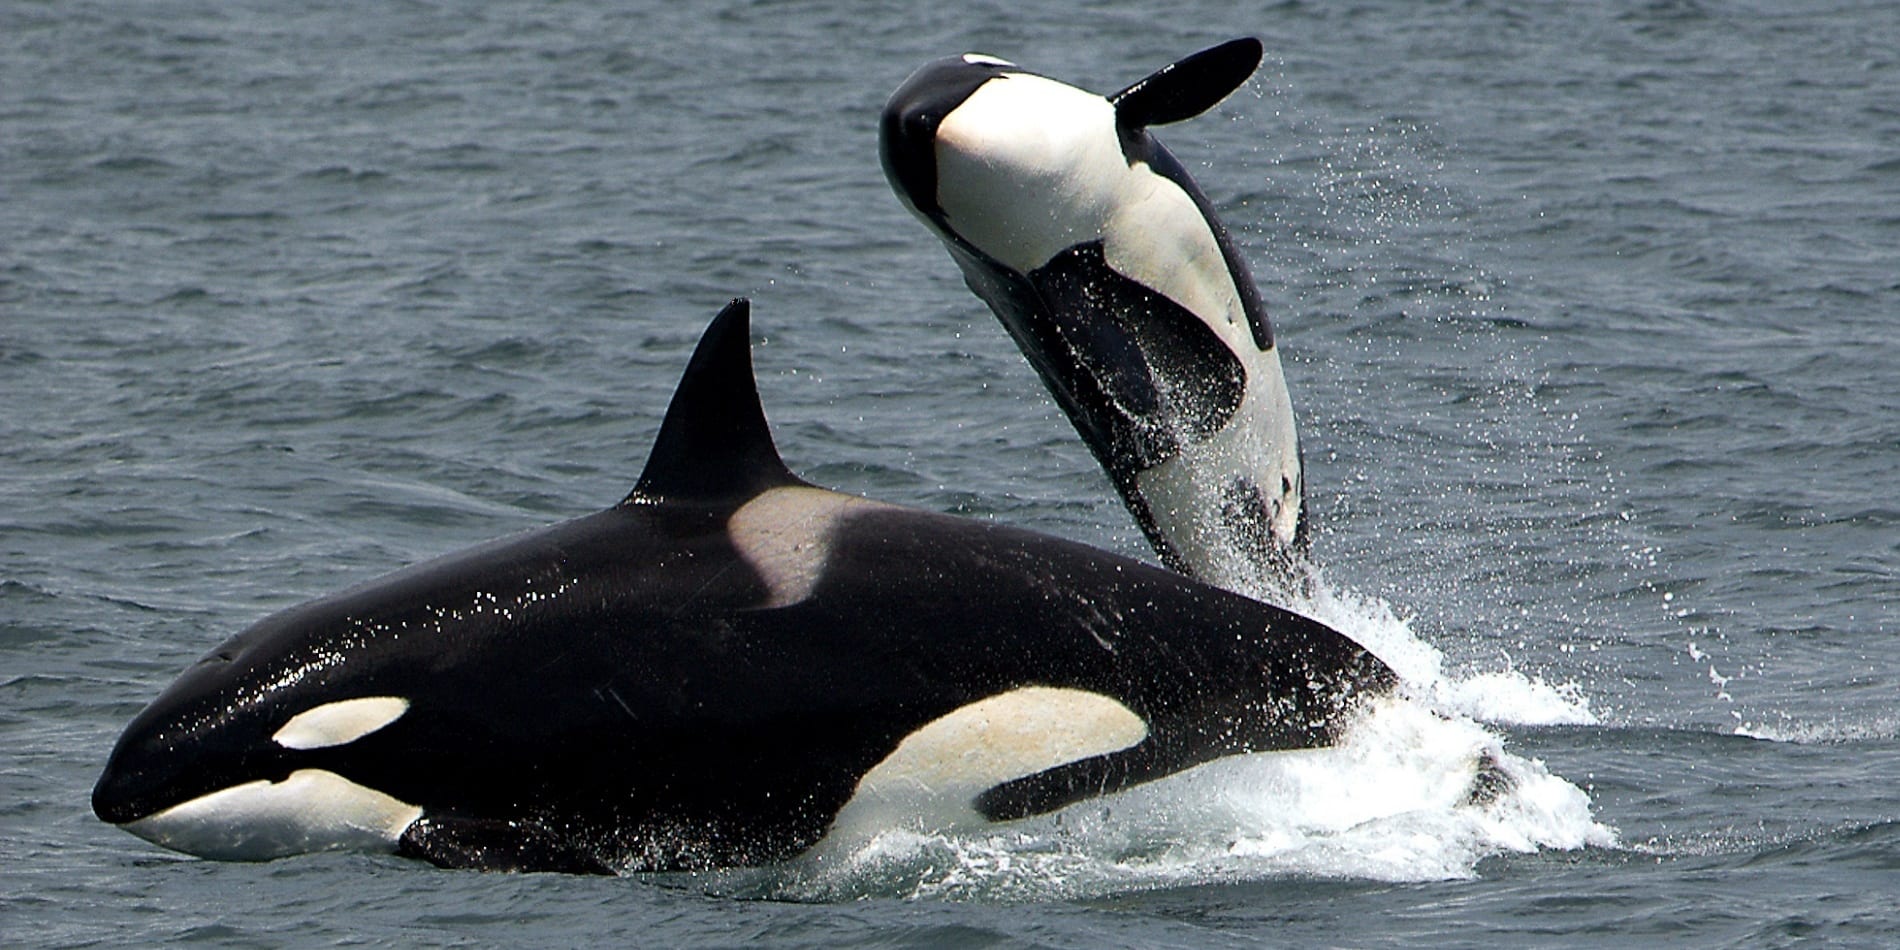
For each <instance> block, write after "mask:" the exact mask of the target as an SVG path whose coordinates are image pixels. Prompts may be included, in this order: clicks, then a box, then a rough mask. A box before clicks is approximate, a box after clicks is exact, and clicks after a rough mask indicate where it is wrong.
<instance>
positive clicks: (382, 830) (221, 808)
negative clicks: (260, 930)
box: [122, 769, 422, 861]
mask: <svg viewBox="0 0 1900 950" xmlns="http://www.w3.org/2000/svg"><path fill="white" fill-rule="evenodd" d="M421 817H422V809H421V808H420V807H419V806H416V805H411V804H408V803H407V802H403V801H399V800H397V799H395V798H392V797H390V796H388V795H385V794H383V793H382V792H379V791H376V790H375V789H373V788H365V787H364V786H361V785H358V784H356V783H355V782H352V781H350V780H349V779H346V778H344V777H342V776H341V775H338V774H336V773H335V772H327V771H324V770H322V769H300V770H298V771H295V772H292V773H290V775H289V777H287V778H285V779H284V780H283V781H281V782H266V781H257V782H246V783H245V784H243V785H234V786H232V787H230V788H226V789H221V790H219V791H216V792H212V793H211V794H209V795H203V796H200V797H198V798H194V799H192V800H191V801H188V802H185V803H183V804H180V805H174V806H172V807H171V808H167V809H165V810H164V811H161V812H158V813H156V814H153V815H149V816H147V817H144V818H141V819H139V820H137V821H133V822H128V823H126V824H125V825H123V826H122V827H123V828H125V830H127V831H130V832H132V833H133V834H135V835H138V836H139V837H141V838H144V839H145V840H147V841H150V842H152V843H154V844H159V845H163V846H165V847H167V848H171V849H173V850H175V851H183V852H185V853H186V854H195V855H198V856H199V857H204V858H212V859H214V860H219V861H267V860H270V859H271V858H281V857H285V856H287V855H292V854H306V853H309V852H312V851H345V850H350V851H393V850H395V847H396V842H397V841H398V840H400V839H401V838H402V833H403V831H404V830H406V829H407V828H408V827H409V826H410V825H411V824H413V823H414V822H415V820H416V819H418V818H421Z"/></svg>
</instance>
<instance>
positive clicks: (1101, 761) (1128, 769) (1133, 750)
mask: <svg viewBox="0 0 1900 950" xmlns="http://www.w3.org/2000/svg"><path fill="white" fill-rule="evenodd" d="M1174 771H1177V769H1175V768H1171V767H1169V766H1167V765H1165V764H1164V763H1162V761H1161V757H1160V756H1159V755H1158V754H1157V749H1156V746H1155V743H1154V742H1152V741H1147V742H1142V743H1140V744H1138V745H1134V746H1131V747H1129V748H1126V749H1123V750H1121V751H1119V752H1110V753H1108V754H1106V755H1098V756H1094V757H1091V758H1087V759H1083V760H1081V761H1079V762H1070V763H1069V764H1067V765H1060V766H1057V767H1055V768H1053V769H1047V770H1045V771H1041V772H1037V773H1036V774H1034V775H1030V776H1025V777H1023V778H1019V779H1016V780H1015V781H1011V782H1004V783H1003V784H1001V785H997V786H994V787H992V788H990V789H989V790H987V791H985V792H984V793H983V794H981V795H978V796H977V797H976V801H975V802H973V803H972V804H973V805H974V806H975V808H976V812H977V814H979V815H982V816H983V817H984V818H985V819H987V820H989V821H1015V820H1016V819H1018V818H1028V817H1030V816H1032V815H1043V814H1047V813H1049V812H1052V811H1055V810H1056V809H1058V808H1061V807H1063V806H1064V805H1073V804H1075V803H1076V802H1079V801H1082V800H1083V799H1088V798H1099V797H1101V796H1103V795H1109V794H1113V793H1115V792H1119V791H1121V790H1122V789H1124V788H1127V787H1129V786H1131V785H1139V784H1141V783H1142V782H1148V781H1153V780H1154V779H1158V778H1160V777H1162V776H1164V775H1167V774H1169V773H1170V772H1174Z"/></svg>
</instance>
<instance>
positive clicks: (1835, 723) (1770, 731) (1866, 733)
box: [1735, 716, 1900, 745]
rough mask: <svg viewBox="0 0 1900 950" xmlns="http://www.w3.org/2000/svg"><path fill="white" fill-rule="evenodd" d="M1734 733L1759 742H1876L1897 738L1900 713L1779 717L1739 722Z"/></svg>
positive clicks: (1899, 729)
mask: <svg viewBox="0 0 1900 950" xmlns="http://www.w3.org/2000/svg"><path fill="white" fill-rule="evenodd" d="M1735 735H1738V736H1741V737H1743V738H1746V739H1760V740H1762V741H1763V742H1782V743H1788V744H1790V745H1835V744H1839V743H1847V742H1879V741H1884V740H1889V739H1897V738H1900V716H1878V717H1875V718H1873V719H1870V720H1865V721H1841V720H1839V719H1829V720H1826V721H1824V722H1802V721H1799V720H1795V719H1783V720H1782V721H1780V722H1773V723H1750V722H1743V723H1739V724H1737V725H1736V727H1735Z"/></svg>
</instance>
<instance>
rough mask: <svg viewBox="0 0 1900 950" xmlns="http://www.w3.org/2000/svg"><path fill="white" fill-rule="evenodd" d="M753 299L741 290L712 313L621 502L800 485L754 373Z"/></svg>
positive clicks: (736, 494) (747, 493) (743, 494)
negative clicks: (775, 438)
mask: <svg viewBox="0 0 1900 950" xmlns="http://www.w3.org/2000/svg"><path fill="white" fill-rule="evenodd" d="M751 311H752V304H751V302H750V301H747V300H746V299H745V298H744V297H740V298H737V299H735V300H733V301H732V302H731V303H729V304H727V305H726V309H724V310H721V311H719V315H718V316H716V317H714V318H713V321H712V325H711V326H708V327H707V328H706V332H705V334H703V335H702V336H700V338H699V346H698V347H696V348H695V349H694V350H693V358H692V360H691V361H689V362H688V363H687V364H686V374H685V375H684V376H682V377H680V384H679V388H678V389H675V390H674V391H673V402H672V404H671V405H669V406H667V409H666V419H665V420H664V421H662V422H661V423H660V435H659V437H658V438H656V439H654V440H653V451H652V452H651V453H649V454H648V455H647V467H646V470H645V471H643V472H641V473H640V481H639V482H638V483H637V484H635V485H634V487H633V492H632V493H631V494H629V495H628V496H627V497H626V499H625V500H623V501H622V502H621V504H622V505H637V504H650V503H653V502H661V501H680V500H699V501H715V500H721V499H729V498H730V499H745V498H750V497H752V496H753V495H756V494H758V493H759V492H762V491H765V490H766V489H769V488H777V487H780V486H783V485H803V484H804V482H802V481H800V480H799V478H798V476H796V475H793V474H792V473H791V471H790V470H789V469H787V468H786V467H785V462H784V461H782V460H781V459H780V458H779V456H778V447H777V446H775V445H773V444H772V429H771V426H769V425H768V424H767V423H766V421H765V409H764V408H763V407H762V406H760V405H759V385H758V382H757V381H756V380H755V379H753V376H752V331H751Z"/></svg>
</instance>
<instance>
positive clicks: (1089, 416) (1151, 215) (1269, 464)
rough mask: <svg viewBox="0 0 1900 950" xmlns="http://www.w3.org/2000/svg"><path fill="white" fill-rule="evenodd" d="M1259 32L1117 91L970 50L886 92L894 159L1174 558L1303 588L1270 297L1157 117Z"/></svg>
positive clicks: (1227, 575) (1250, 65)
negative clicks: (1155, 131) (1103, 91)
mask: <svg viewBox="0 0 1900 950" xmlns="http://www.w3.org/2000/svg"><path fill="white" fill-rule="evenodd" d="M1260 57H1261V47H1260V43H1259V42H1258V41H1257V40H1253V39H1241V40H1235V41H1232V42H1229V43H1225V44H1222V45H1220V46H1216V47H1214V48H1212V49H1208V50H1203V51H1202V52H1199V53H1196V54H1194V55H1193V56H1190V57H1188V58H1187V59H1184V60H1181V61H1180V62H1177V63H1173V64H1171V65H1169V66H1166V67H1164V68H1162V69H1161V70H1159V71H1157V72H1155V73H1154V74H1153V75H1150V76H1149V77H1147V78H1146V79H1143V80H1141V81H1140V82H1138V83H1135V84H1134V85H1132V86H1129V87H1128V88H1126V89H1124V90H1122V91H1121V92H1118V93H1116V94H1114V95H1112V96H1108V97H1106V98H1104V97H1102V96H1098V95H1095V94H1094V93H1090V92H1086V91H1084V90H1081V89H1077V88H1075V87H1074V86H1069V85H1066V84H1064V83H1060V82H1057V81H1055V80H1053V79H1049V78H1047V77H1044V76H1040V75H1037V74H1035V73H1032V72H1029V71H1027V70H1024V69H1021V68H1019V67H1017V66H1015V65H1014V64H1011V63H1008V62H1005V61H1003V60H999V59H995V58H993V57H987V56H979V55H975V54H971V55H966V56H962V57H953V58H949V59H943V60H938V61H937V62H934V63H931V64H929V65H927V66H925V67H923V68H922V69H920V70H918V71H917V72H916V73H915V74H913V75H912V76H911V77H910V78H909V79H908V80H906V81H905V82H904V84H903V85H902V86H900V87H899V88H898V90H897V91H896V92H895V93H894V94H892V96H891V99H890V102H889V103H888V104H887V105H886V106H885V110H884V116H883V122H882V126H881V135H880V144H881V151H882V155H883V160H884V170H885V174H886V176H887V177H888V178H889V179H890V182H891V186H892V187H893V188H894V189H896V191H897V193H898V195H899V196H900V197H901V198H903V200H904V202H905V204H906V205H907V206H908V207H910V209H911V210H912V211H913V212H915V213H916V214H917V216H918V217H920V218H922V219H923V221H924V222H925V223H926V224H927V225H929V226H930V228H931V229H932V230H933V231H934V232H935V233H936V234H937V236H938V237H939V238H941V239H942V240H943V241H944V243H945V244H946V245H947V246H948V247H949V250H950V254H951V257H953V258H954V259H955V260H956V262H957V264H958V265H959V266H960V267H961V268H962V270H963V274H964V278H965V280H966V282H967V283H968V284H969V285H970V288H971V289H972V290H973V291H975V292H976V294H977V295H978V296H979V297H981V298H983V300H984V301H985V302H987V303H988V304H989V305H990V308H991V309H992V310H994V311H995V312H996V315H997V317H998V318H999V319H1000V320H1001V321H1002V323H1003V326H1004V327H1005V328H1006V329H1008V331H1009V333H1010V335H1011V336H1012V337H1014V338H1015V340H1016V343H1017V345H1018V346H1019V347H1021V349H1022V351H1023V354H1024V355H1025V356H1026V357H1028V359H1029V362H1030V363H1031V364H1032V365H1033V366H1035V368H1036V370H1037V372H1038V373H1039V374H1040V375H1041V376H1042V378H1043V381H1044V382H1045V383H1046V384H1047V385H1048V387H1049V390H1050V392H1051V393H1052V394H1054V396H1055V398H1056V401H1057V402H1058V403H1060V404H1061V406H1062V408H1063V410H1064V411H1065V412H1067V414H1068V416H1069V418H1070V420H1071V421H1072V422H1074V423H1075V427H1076V429H1077V430H1078V431H1079V432H1080V433H1081V434H1082V436H1083V438H1084V440H1085V441H1087V442H1088V444H1089V446H1090V448H1091V449H1093V450H1094V452H1095V455H1096V457H1097V458H1098V459H1099V460H1100V461H1101V462H1102V465H1103V467H1104V468H1106V469H1107V470H1108V473H1109V476H1110V478H1111V479H1112V480H1113V481H1114V483H1115V486H1116V488H1117V489H1118V490H1119V491H1120V492H1121V495H1122V498H1123V500H1124V501H1125V502H1126V503H1127V505H1128V508H1129V511H1130V512H1132V513H1133V514H1134V516H1135V520H1136V521H1137V522H1138V523H1139V524H1140V525H1141V528H1142V530H1143V531H1144V532H1145V533H1146V534H1147V536H1148V539H1149V541H1150V542H1151V543H1152V544H1153V545H1154V548H1155V550H1156V551H1157V552H1158V553H1159V554H1160V555H1161V557H1162V559H1163V560H1164V561H1165V562H1166V563H1167V564H1168V565H1170V566H1171V567H1174V568H1176V569H1177V570H1181V571H1184V572H1186V573H1189V574H1191V575H1193V576H1195V577H1198V578H1200V579H1201V580H1204V581H1207V582H1209V583H1212V584H1217V585H1220V586H1223V587H1227V588H1229V589H1235V590H1243V591H1249V592H1256V591H1261V590H1285V589H1289V588H1290V587H1292V586H1293V585H1294V584H1295V583H1296V582H1297V578H1296V577H1295V576H1294V566H1295V559H1296V557H1297V556H1298V555H1299V553H1300V552H1301V551H1303V549H1304V547H1305V543H1306V527H1305V524H1306V522H1305V506H1304V495H1305V485H1304V482H1303V478H1302V472H1301V465H1300V449H1299V439H1298V434H1297V432H1296V430H1295V428H1294V422H1293V411H1292V405H1291V402H1290V400H1289V398H1288V396H1287V389H1286V381H1285V377H1284V376H1283V374H1282V373H1281V368H1280V355H1279V352H1278V351H1277V350H1276V349H1275V347H1274V341H1273V333H1272V330H1271V328H1270V327H1269V325H1268V323H1267V315H1266V307H1265V305H1264V304H1263V303H1262V302H1261V300H1260V295H1259V291H1258V290H1257V289H1256V288H1255V286H1254V283H1253V278H1252V277H1251V276H1249V274H1248V272H1247V268H1246V265H1245V264H1244V263H1243V262H1242V261H1241V259H1240V256H1239V255H1238V253H1237V252H1236V250H1235V248H1234V244H1233V242H1232V241H1231V240H1230V239H1229V237H1228V235H1227V232H1226V229H1225V228H1223V227H1222V226H1221V223H1220V221H1219V219H1218V218H1217V217H1216V216H1215V215H1214V212H1213V209H1212V208H1211V207H1210V205H1209V203H1208V201H1207V198H1206V197H1205V196H1203V195H1202V194H1201V191H1200V189H1199V188H1198V187H1196V186H1195V184H1194V181H1193V180H1192V179H1191V178H1189V177H1188V174H1187V172H1186V171H1185V170H1184V169H1183V168H1182V167H1181V164H1180V162H1178V161H1177V160H1175V158H1174V156H1173V155H1171V154H1169V152H1168V150H1167V149H1166V148H1164V147H1162V145H1161V143H1160V142H1158V141H1156V139H1155V138H1154V136H1152V135H1151V134H1149V132H1148V127H1149V126H1152V125H1158V124H1162V123H1168V122H1177V121H1181V120H1183V119H1188V118H1192V117H1193V116H1196V115H1199V114H1200V113H1202V112H1204V111H1206V110H1207V109H1209V108H1211V107H1212V106H1213V105H1214V104H1215V103H1217V102H1219V101H1220V100H1222V99H1224V98H1226V97H1227V95H1228V94H1229V93H1231V92H1232V91H1233V90H1234V89H1235V88H1237V87H1238V86H1240V85H1241V84H1242V83H1244V82H1246V80H1247V77H1248V76H1250V75H1252V73H1253V71H1254V69H1255V68H1256V67H1257V66H1258V65H1259V63H1260Z"/></svg>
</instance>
